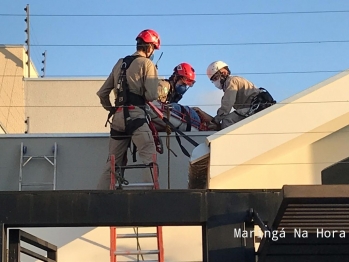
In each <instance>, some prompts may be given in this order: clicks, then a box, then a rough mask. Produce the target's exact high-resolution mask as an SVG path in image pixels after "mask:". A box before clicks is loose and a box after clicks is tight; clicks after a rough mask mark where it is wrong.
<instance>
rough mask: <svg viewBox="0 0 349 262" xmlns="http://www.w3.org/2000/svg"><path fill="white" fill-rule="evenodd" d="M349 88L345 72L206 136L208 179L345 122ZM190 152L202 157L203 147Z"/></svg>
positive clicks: (348, 73) (300, 143)
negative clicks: (208, 160)
mask: <svg viewBox="0 0 349 262" xmlns="http://www.w3.org/2000/svg"><path fill="white" fill-rule="evenodd" d="M345 87H347V88H345ZM348 88H349V70H346V71H343V72H342V73H339V74H337V75H335V76H333V77H331V78H329V79H327V80H325V81H323V82H321V83H319V84H316V85H314V86H312V87H310V88H308V89H306V90H304V91H302V92H300V93H298V94H296V95H294V96H292V97H290V98H288V99H286V100H284V101H282V102H279V103H277V104H276V105H273V106H271V107H269V108H267V109H265V110H263V111H261V112H259V113H257V114H255V115H253V116H250V117H248V118H246V119H244V120H242V121H240V122H238V123H236V124H234V125H232V126H230V127H227V128H225V129H223V130H221V131H219V132H216V133H214V134H213V135H211V136H209V137H207V139H206V140H207V141H206V147H207V148H208V151H209V153H207V152H206V153H205V157H209V158H210V166H209V167H208V168H207V172H206V177H207V173H209V174H210V178H211V179H212V178H214V177H216V176H219V175H221V174H223V173H225V172H227V171H230V170H232V169H234V168H236V167H237V166H239V165H241V164H246V163H249V162H250V161H252V160H253V159H255V158H256V157H260V156H262V155H263V156H267V155H268V153H270V154H275V152H276V151H275V149H278V151H277V152H278V153H279V154H283V153H285V152H286V151H287V150H291V149H292V148H296V147H299V146H304V145H307V144H312V143H314V142H315V141H317V140H319V139H321V138H323V137H325V136H327V135H329V134H331V133H333V132H336V131H337V130H339V129H341V128H343V127H345V126H347V125H349V103H348V101H349V92H348ZM320 112H321V113H320ZM261 138H262V139H261ZM227 145H229V147H228V148H227ZM223 148H224V150H222V149H223ZM285 150H286V151H285ZM194 151H195V152H193V156H195V158H192V159H191V161H192V162H191V163H195V161H198V160H202V157H200V154H198V151H201V152H204V151H202V148H201V149H199V148H198V149H195V150H194Z"/></svg>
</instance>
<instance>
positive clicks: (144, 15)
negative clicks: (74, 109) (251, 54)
mask: <svg viewBox="0 0 349 262" xmlns="http://www.w3.org/2000/svg"><path fill="white" fill-rule="evenodd" d="M339 13H349V10H319V11H284V12H242V13H237V12H236V13H201V14H200V13H182V14H179V13H169V14H30V16H33V17H49V18H52V17H166V16H168V17H173V16H246V15H298V14H301V15H306V14H339ZM0 16H25V14H13V13H12V14H11V13H1V14H0Z"/></svg>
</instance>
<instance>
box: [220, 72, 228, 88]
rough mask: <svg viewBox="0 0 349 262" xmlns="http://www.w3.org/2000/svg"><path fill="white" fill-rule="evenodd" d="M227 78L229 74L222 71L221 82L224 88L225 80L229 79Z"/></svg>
mask: <svg viewBox="0 0 349 262" xmlns="http://www.w3.org/2000/svg"><path fill="white" fill-rule="evenodd" d="M227 78H228V75H223V74H222V73H220V82H221V85H222V88H223V86H224V84H225V81H227Z"/></svg>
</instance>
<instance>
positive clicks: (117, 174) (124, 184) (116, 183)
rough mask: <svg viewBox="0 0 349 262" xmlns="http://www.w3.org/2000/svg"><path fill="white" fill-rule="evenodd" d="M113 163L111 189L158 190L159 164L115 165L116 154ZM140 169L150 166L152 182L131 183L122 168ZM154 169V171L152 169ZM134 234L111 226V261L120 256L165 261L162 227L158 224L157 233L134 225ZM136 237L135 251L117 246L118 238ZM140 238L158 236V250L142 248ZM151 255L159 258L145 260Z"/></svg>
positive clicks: (111, 161)
mask: <svg viewBox="0 0 349 262" xmlns="http://www.w3.org/2000/svg"><path fill="white" fill-rule="evenodd" d="M153 163H156V154H155V155H154V156H153ZM110 164H111V172H110V173H111V175H110V189H111V190H120V189H137V188H138V189H139V188H141V189H145V188H147V189H148V190H151V189H153V190H157V189H159V180H158V166H157V165H156V164H155V165H154V166H153V165H152V164H150V165H144V164H136V165H127V166H122V167H119V166H116V165H115V156H114V155H111V156H110ZM135 168H136V169H139V168H149V169H150V173H151V176H152V180H153V182H152V183H133V184H130V183H129V182H128V181H127V180H126V179H125V178H124V174H123V172H122V170H126V169H135ZM152 170H153V171H152ZM133 231H134V233H133V234H117V233H116V227H110V262H117V257H118V256H124V257H125V256H137V260H129V261H154V262H164V261H165V260H164V248H163V236H162V227H161V226H156V233H140V232H139V227H133ZM130 238H135V239H136V243H137V249H136V250H133V251H127V250H123V251H119V250H117V247H116V240H117V239H130ZM140 238H156V239H157V241H156V242H157V249H156V250H142V249H141V247H140V242H139V239H140ZM149 255H153V256H154V255H157V260H145V257H146V256H148V257H149ZM140 258H141V260H140Z"/></svg>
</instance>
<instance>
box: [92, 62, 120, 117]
mask: <svg viewBox="0 0 349 262" xmlns="http://www.w3.org/2000/svg"><path fill="white" fill-rule="evenodd" d="M119 62H120V60H119V61H118V62H117V63H116V64H115V66H114V67H113V70H112V72H111V73H110V75H109V76H108V78H107V80H105V82H104V84H103V85H102V87H101V88H100V89H99V90H98V92H97V95H98V97H99V99H100V102H101V104H102V106H103V107H104V109H105V110H108V111H110V110H111V109H112V108H113V106H112V104H111V103H110V97H109V95H110V93H111V91H112V90H113V89H114V81H117V79H114V75H115V70H116V69H117V68H118V66H119Z"/></svg>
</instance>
